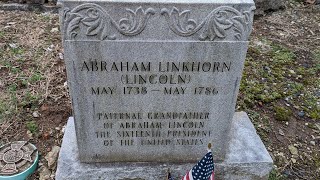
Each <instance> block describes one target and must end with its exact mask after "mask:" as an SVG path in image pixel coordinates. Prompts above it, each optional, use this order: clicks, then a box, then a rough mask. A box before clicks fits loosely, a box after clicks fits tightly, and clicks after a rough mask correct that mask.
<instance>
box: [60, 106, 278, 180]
mask: <svg viewBox="0 0 320 180" xmlns="http://www.w3.org/2000/svg"><path fill="white" fill-rule="evenodd" d="M231 128H232V133H231V134H230V136H231V137H230V139H231V140H230V141H229V144H228V148H227V152H228V153H227V155H226V159H225V160H224V161H223V162H216V163H215V174H216V179H219V180H224V179H225V180H231V179H232V180H238V179H239V180H260V179H261V180H262V179H263V180H266V179H268V174H269V172H270V171H271V169H272V159H271V157H270V155H269V154H268V152H267V150H266V149H265V147H264V145H263V143H262V141H261V140H260V138H259V136H258V135H257V134H256V131H255V129H254V126H253V125H252V123H251V122H250V119H249V118H248V116H247V114H246V113H244V112H240V113H235V115H234V117H233V121H232V127H231ZM199 151H201V150H199ZM78 153H79V150H78V146H77V143H76V135H75V126H74V121H73V118H70V119H69V121H68V125H67V127H66V130H65V135H64V138H63V143H62V147H61V151H60V155H59V160H58V169H57V172H56V179H57V180H64V179H68V180H73V179H74V180H76V179H77V180H82V179H83V180H86V179H90V180H95V179H107V180H119V179H126V178H129V179H135V178H137V179H139V178H140V179H142V180H155V179H164V178H165V175H166V171H167V169H168V168H170V169H171V171H172V175H173V177H174V178H175V179H179V178H181V177H182V176H183V175H184V174H185V172H187V171H188V170H189V169H191V168H192V167H193V166H194V164H195V163H196V161H195V162H192V163H184V164H176V163H90V164H87V163H81V162H80V161H79V154H78ZM201 153H202V154H203V155H204V154H205V153H206V151H205V149H204V151H201ZM213 153H215V152H213ZM200 158H201V156H199V157H198V159H200Z"/></svg>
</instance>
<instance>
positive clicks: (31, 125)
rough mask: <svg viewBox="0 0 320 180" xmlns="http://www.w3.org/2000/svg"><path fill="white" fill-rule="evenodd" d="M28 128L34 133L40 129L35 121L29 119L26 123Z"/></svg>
mask: <svg viewBox="0 0 320 180" xmlns="http://www.w3.org/2000/svg"><path fill="white" fill-rule="evenodd" d="M26 126H27V129H28V130H29V131H30V132H31V133H32V134H34V133H36V132H37V131H38V125H37V124H36V122H35V121H28V122H27V123H26Z"/></svg>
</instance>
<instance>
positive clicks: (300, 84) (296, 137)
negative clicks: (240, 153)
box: [0, 1, 320, 180]
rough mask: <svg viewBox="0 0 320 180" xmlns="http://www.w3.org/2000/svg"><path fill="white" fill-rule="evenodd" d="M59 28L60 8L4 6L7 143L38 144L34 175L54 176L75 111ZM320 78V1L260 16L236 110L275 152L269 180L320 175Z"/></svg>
mask: <svg viewBox="0 0 320 180" xmlns="http://www.w3.org/2000/svg"><path fill="white" fill-rule="evenodd" d="M59 29H60V28H59V20H58V15H57V14H50V13H37V12H21V11H14V12H9V11H0V77H1V78H0V146H1V145H3V144H5V143H8V142H10V141H16V140H27V141H30V142H31V143H33V144H35V145H36V146H37V147H38V149H39V152H40V155H41V156H40V163H39V168H38V170H37V172H36V174H35V175H33V176H32V177H30V178H29V179H54V173H55V169H56V157H57V154H56V153H55V152H56V151H57V148H58V147H59V146H60V145H61V141H62V137H63V132H64V126H65V125H66V121H67V119H68V117H69V116H71V114H72V109H71V103H70V98H69V95H68V88H67V83H66V70H65V66H64V61H63V49H62V44H61V36H60V31H59ZM319 77H320V5H314V4H304V3H302V2H298V1H289V2H287V3H286V7H285V8H284V9H283V10H280V11H277V12H270V13H268V14H266V15H265V16H260V17H255V22H254V29H253V33H252V36H251V39H250V47H249V50H248V55H247V61H246V64H245V70H244V75H243V79H242V82H241V87H240V93H239V98H238V104H237V109H238V110H243V111H246V112H248V113H249V116H250V118H251V119H252V121H253V123H254V125H255V126H256V129H257V132H258V133H259V135H260V137H261V138H262V139H263V141H264V143H265V145H266V147H267V149H268V151H269V152H270V154H271V156H272V158H273V159H274V162H275V167H274V170H273V171H272V173H271V175H270V178H269V179H272V180H275V179H308V180H311V179H320V78H319ZM49 152H50V153H49Z"/></svg>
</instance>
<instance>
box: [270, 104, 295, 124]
mask: <svg viewBox="0 0 320 180" xmlns="http://www.w3.org/2000/svg"><path fill="white" fill-rule="evenodd" d="M273 109H274V111H275V118H276V120H278V121H288V120H289V119H290V116H291V115H292V111H291V110H290V109H286V108H284V107H280V106H275V107H274V108H273Z"/></svg>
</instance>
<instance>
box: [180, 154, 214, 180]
mask: <svg viewBox="0 0 320 180" xmlns="http://www.w3.org/2000/svg"><path fill="white" fill-rule="evenodd" d="M182 180H214V164H213V157H212V152H211V150H210V149H209V150H208V153H207V154H206V155H205V156H204V157H203V158H202V159H201V160H200V161H199V162H198V164H197V165H195V166H194V167H193V168H192V169H191V170H190V171H189V172H187V174H186V175H185V176H184V177H183V178H182Z"/></svg>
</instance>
